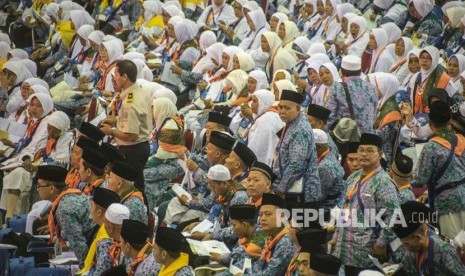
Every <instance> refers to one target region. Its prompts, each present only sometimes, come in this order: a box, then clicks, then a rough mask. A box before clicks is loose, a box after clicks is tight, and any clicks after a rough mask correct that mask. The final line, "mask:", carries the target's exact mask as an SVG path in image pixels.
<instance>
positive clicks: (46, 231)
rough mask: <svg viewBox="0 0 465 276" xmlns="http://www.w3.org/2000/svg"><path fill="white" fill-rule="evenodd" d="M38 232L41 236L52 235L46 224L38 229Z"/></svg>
mask: <svg viewBox="0 0 465 276" xmlns="http://www.w3.org/2000/svg"><path fill="white" fill-rule="evenodd" d="M37 232H38V233H39V234H40V235H47V234H50V229H49V228H48V224H45V225H44V226H41V227H39V228H37Z"/></svg>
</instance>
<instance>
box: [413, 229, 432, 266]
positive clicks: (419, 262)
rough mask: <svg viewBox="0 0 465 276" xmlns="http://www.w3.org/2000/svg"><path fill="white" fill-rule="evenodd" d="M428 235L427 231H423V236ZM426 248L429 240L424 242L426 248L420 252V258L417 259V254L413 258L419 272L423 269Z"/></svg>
mask: <svg viewBox="0 0 465 276" xmlns="http://www.w3.org/2000/svg"><path fill="white" fill-rule="evenodd" d="M427 233H428V229H426V231H425V235H426V234H427ZM428 246H429V238H428V240H427V241H426V246H425V250H423V251H422V252H421V256H420V257H418V255H419V254H418V253H417V255H416V256H415V259H416V261H417V265H418V269H419V270H421V268H422V267H423V264H424V263H425V260H426V254H427V252H428Z"/></svg>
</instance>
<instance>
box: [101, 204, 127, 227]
mask: <svg viewBox="0 0 465 276" xmlns="http://www.w3.org/2000/svg"><path fill="white" fill-rule="evenodd" d="M105 218H106V219H107V220H108V221H109V222H111V223H113V224H117V225H122V224H123V220H125V219H129V209H128V207H126V206H124V205H123V204H120V203H113V204H111V205H110V206H109V207H108V209H107V211H106V212H105Z"/></svg>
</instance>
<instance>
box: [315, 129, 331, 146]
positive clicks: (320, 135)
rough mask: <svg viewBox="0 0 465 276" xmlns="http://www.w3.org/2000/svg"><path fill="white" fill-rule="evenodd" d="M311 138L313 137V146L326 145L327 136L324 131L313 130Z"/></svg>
mask: <svg viewBox="0 0 465 276" xmlns="http://www.w3.org/2000/svg"><path fill="white" fill-rule="evenodd" d="M313 136H314V137H315V144H327V143H328V134H326V132H325V131H323V130H321V129H318V128H314V129H313Z"/></svg>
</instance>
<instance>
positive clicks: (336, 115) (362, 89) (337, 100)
mask: <svg viewBox="0 0 465 276" xmlns="http://www.w3.org/2000/svg"><path fill="white" fill-rule="evenodd" d="M344 81H345V83H347V87H348V88H349V95H350V99H351V102H352V106H353V107H354V113H355V119H356V120H355V121H356V122H357V125H358V127H359V128H360V132H361V133H373V122H374V121H375V119H376V113H377V105H378V94H377V93H376V90H375V88H374V87H373V85H371V84H370V83H368V82H366V81H363V80H362V79H361V78H360V77H358V76H355V77H347V78H345V79H344ZM325 107H326V108H327V109H329V110H331V114H330V115H329V118H328V122H327V124H326V125H327V127H328V128H329V127H330V126H332V125H334V123H335V122H336V121H337V120H339V119H341V118H350V112H349V105H348V104H347V101H346V96H345V92H344V87H343V86H342V84H340V83H339V82H334V87H333V89H332V90H330V91H329V95H328V100H327V102H326V105H325Z"/></svg>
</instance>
